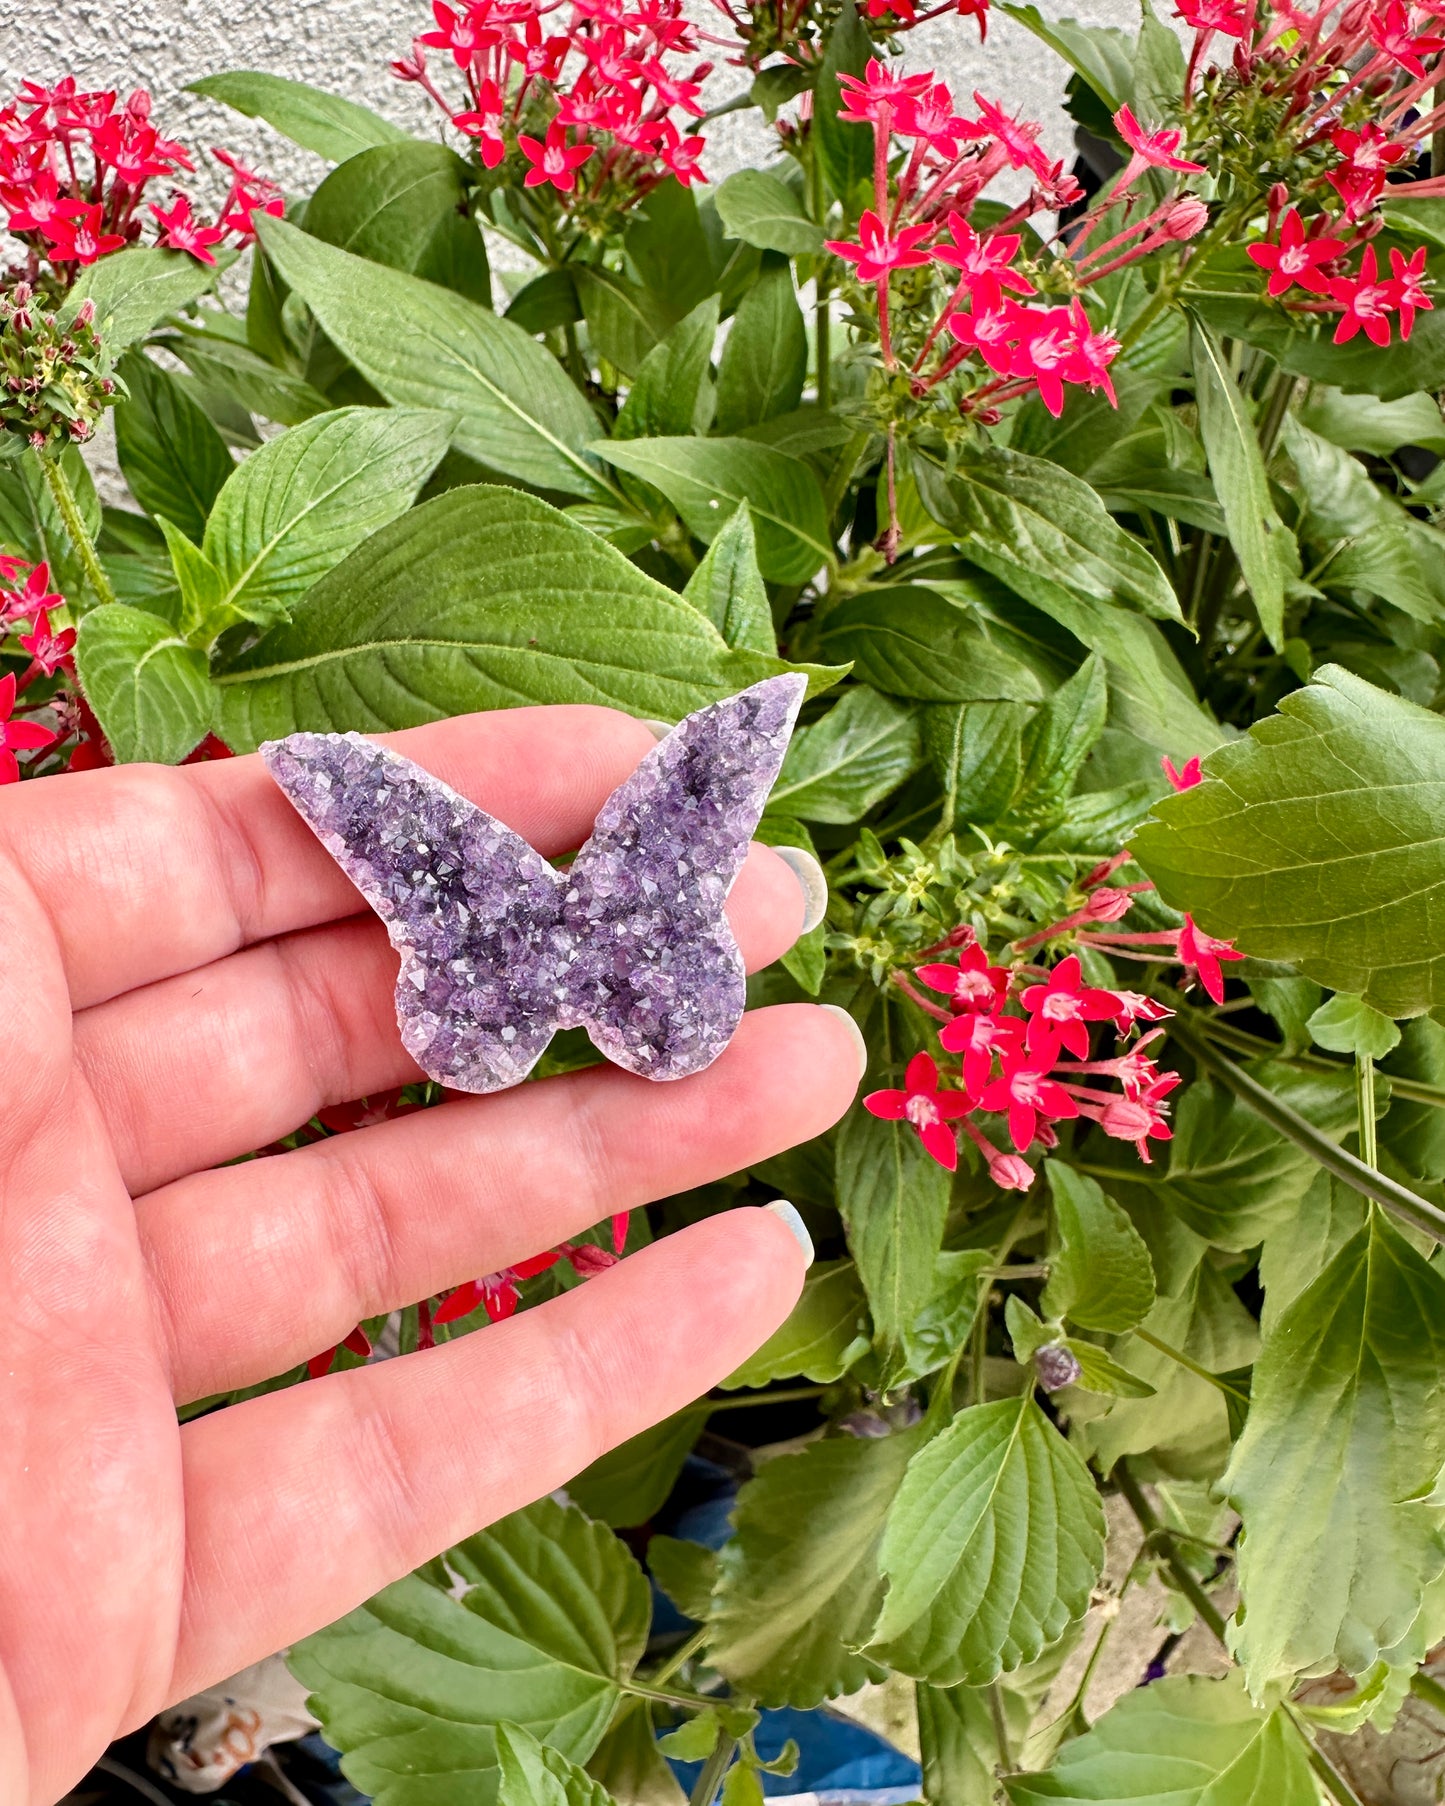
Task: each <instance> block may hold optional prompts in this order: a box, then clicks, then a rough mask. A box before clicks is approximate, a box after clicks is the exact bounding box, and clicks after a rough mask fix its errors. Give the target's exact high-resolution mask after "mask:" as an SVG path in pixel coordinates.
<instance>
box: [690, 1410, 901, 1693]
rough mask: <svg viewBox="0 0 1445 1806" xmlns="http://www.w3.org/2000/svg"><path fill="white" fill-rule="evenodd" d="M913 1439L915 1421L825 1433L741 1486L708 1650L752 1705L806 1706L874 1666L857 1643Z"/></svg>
mask: <svg viewBox="0 0 1445 1806" xmlns="http://www.w3.org/2000/svg"><path fill="white" fill-rule="evenodd" d="M920 1443H921V1430H920V1429H919V1428H914V1429H912V1430H904V1431H902V1432H899V1433H897V1434H895V1435H892V1436H883V1437H876V1438H875V1437H858V1436H829V1437H825V1438H824V1439H823V1440H822V1441H821V1442H814V1443H810V1444H809V1446H808V1447H807V1448H805V1449H803V1450H802V1451H801V1452H800V1453H798V1454H796V1455H779V1456H778V1457H777V1458H776V1459H775V1460H772V1461H769V1462H767V1463H766V1464H765V1465H764V1467H763V1468H762V1470H761V1472H760V1473H759V1474H758V1476H757V1478H756V1479H753V1480H750V1481H749V1482H748V1483H747V1485H746V1486H744V1487H743V1489H742V1491H741V1492H740V1493H739V1494H738V1501H737V1504H736V1506H735V1507H734V1509H733V1535H732V1537H731V1538H730V1539H729V1541H728V1542H726V1543H724V1544H723V1547H722V1549H721V1551H720V1554H719V1578H718V1586H717V1592H716V1594H715V1596H714V1606H713V1616H712V1640H711V1643H710V1645H709V1654H708V1659H709V1661H710V1662H711V1663H712V1664H713V1666H714V1667H716V1668H717V1669H718V1671H719V1672H720V1673H722V1674H724V1675H726V1676H727V1678H728V1679H729V1680H730V1681H732V1682H733V1684H734V1686H736V1687H737V1688H739V1689H740V1690H741V1691H743V1692H745V1693H747V1694H749V1695H751V1696H752V1697H753V1698H755V1699H756V1701H757V1703H758V1704H759V1705H762V1706H785V1705H786V1706H795V1707H797V1708H799V1709H800V1710H808V1709H809V1708H811V1707H813V1706H816V1705H818V1704H819V1703H820V1702H821V1701H823V1700H825V1699H833V1698H836V1697H837V1696H838V1695H839V1694H840V1693H852V1692H855V1691H856V1690H857V1689H858V1688H859V1687H861V1686H862V1685H863V1684H864V1683H865V1682H866V1681H870V1680H878V1679H881V1678H882V1674H883V1670H882V1668H881V1667H880V1666H879V1664H878V1663H877V1662H875V1661H874V1660H873V1659H872V1658H871V1657H870V1656H868V1655H866V1654H862V1653H860V1652H859V1651H858V1649H857V1647H856V1645H857V1644H859V1643H861V1642H862V1641H863V1640H864V1638H866V1636H867V1635H868V1631H869V1629H870V1628H871V1626H872V1623H873V1619H874V1616H875V1614H876V1613H877V1610H878V1599H879V1595H880V1593H881V1591H882V1581H881V1579H880V1577H879V1573H878V1545H879V1542H880V1539H881V1537H882V1534H883V1523H884V1519H885V1518H886V1517H887V1515H888V1508H889V1506H890V1505H891V1504H892V1503H893V1499H894V1495H895V1494H896V1493H897V1491H898V1487H899V1484H900V1482H901V1481H902V1479H903V1475H904V1471H905V1469H906V1467H907V1465H908V1460H909V1457H910V1455H912V1454H913V1452H914V1450H916V1449H917V1448H918V1447H919V1446H920Z"/></svg>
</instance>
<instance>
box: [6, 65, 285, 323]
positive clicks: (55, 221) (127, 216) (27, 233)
mask: <svg viewBox="0 0 1445 1806" xmlns="http://www.w3.org/2000/svg"><path fill="white" fill-rule="evenodd" d="M213 154H214V155H215V156H216V157H217V158H218V159H219V160H220V162H221V163H222V164H223V165H224V166H225V167H226V168H227V169H228V170H229V171H230V175H231V183H230V190H229V193H228V194H227V196H226V203H225V206H224V207H223V208H222V209H221V213H220V216H219V218H218V219H217V221H216V222H215V223H214V224H210V225H207V224H203V223H202V222H201V221H199V220H198V219H196V218H195V216H194V215H193V213H192V211H191V201H190V198H189V196H188V195H187V194H186V193H185V192H184V190H183V189H181V188H179V187H177V186H176V184H175V177H176V176H177V174H178V173H179V172H181V171H186V172H189V173H194V171H195V164H194V163H193V162H192V160H191V156H190V153H189V152H188V151H187V150H186V148H185V146H184V145H181V144H177V143H176V142H175V140H174V139H171V138H164V137H162V136H161V134H160V133H159V132H158V131H157V130H156V128H155V126H153V125H152V124H151V97H150V95H149V94H148V93H147V91H146V90H145V89H144V88H137V89H136V90H135V92H134V93H133V94H131V95H130V97H129V98H128V99H127V100H125V101H124V102H121V103H120V104H117V95H116V93H115V92H114V91H113V90H107V91H105V92H103V93H99V92H87V91H85V90H83V89H81V88H79V87H78V86H77V85H76V81H75V78H74V76H70V75H67V76H65V77H64V78H63V79H62V80H61V81H58V82H57V83H56V84H55V86H54V87H53V88H47V87H45V86H43V85H42V84H41V83H39V82H25V83H23V84H22V85H21V88H20V92H19V93H18V94H17V95H16V96H15V98H14V99H13V100H12V101H11V102H10V104H9V105H8V106H5V107H0V206H3V207H4V208H5V210H6V213H7V215H8V220H9V230H10V232H11V234H12V235H13V236H14V237H16V238H18V239H19V240H20V241H21V243H22V244H24V245H25V247H26V250H27V267H26V269H25V272H24V273H25V275H26V276H27V277H28V278H29V280H30V281H31V282H32V283H35V282H38V281H40V280H41V278H42V275H45V274H47V273H48V275H49V278H50V279H51V280H52V281H53V282H54V283H55V284H56V285H57V286H59V287H62V288H64V287H68V286H69V285H70V283H71V282H73V281H74V279H75V277H76V275H77V274H78V273H79V271H80V269H81V267H82V266H83V265H86V264H91V263H95V262H96V261H97V259H98V258H101V257H105V256H108V255H109V254H110V253H111V252H112V251H119V250H121V249H123V248H124V247H125V246H126V245H130V244H135V243H137V242H138V241H139V240H140V239H141V237H142V235H143V234H144V233H145V232H146V231H147V230H148V229H149V230H151V231H152V232H153V233H154V242H155V243H157V244H159V245H163V246H167V247H169V248H171V249H174V250H178V251H186V252H188V253H189V254H190V255H191V256H192V257H197V258H199V259H200V260H201V262H203V263H210V264H213V263H215V261H216V250H215V248H216V246H218V245H219V244H221V243H222V241H223V240H225V239H228V238H229V239H232V240H233V241H234V242H235V243H236V244H237V245H244V244H249V243H250V241H251V239H252V237H253V236H254V231H253V226H252V220H253V216H254V215H255V214H256V213H258V212H263V213H279V212H280V211H281V208H282V199H281V191H280V189H279V188H277V187H276V186H275V185H274V183H271V182H268V181H267V180H265V178H264V177H262V176H258V175H257V174H256V173H255V172H254V171H253V170H249V169H247V168H246V167H245V166H244V165H243V164H242V163H240V162H239V161H238V160H237V159H236V158H235V157H233V156H232V155H231V153H230V152H229V151H223V150H216V151H214V152H213ZM156 182H166V183H169V184H170V187H171V193H170V200H169V204H168V205H167V206H164V207H163V206H161V205H160V204H158V203H157V202H156V201H154V200H150V201H148V200H147V198H146V197H147V193H148V191H150V189H151V184H152V183H156Z"/></svg>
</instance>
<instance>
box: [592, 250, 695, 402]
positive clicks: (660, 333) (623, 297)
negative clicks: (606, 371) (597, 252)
mask: <svg viewBox="0 0 1445 1806" xmlns="http://www.w3.org/2000/svg"><path fill="white" fill-rule="evenodd" d="M572 280H573V282H575V283H576V285H577V298H578V300H579V301H580V302H581V303H582V314H583V317H584V318H585V319H586V321H587V332H588V336H589V337H590V339H591V340H592V348H593V350H594V351H596V352H597V353H598V355H599V356H601V357H605V358H606V359H607V361H608V363H609V364H613V365H615V366H616V367H617V369H619V370H620V371H621V372H622V373H623V375H624V376H631V375H632V374H633V373H634V371H637V370H640V369H641V367H642V363H643V360H644V359H645V358H646V357H647V354H648V352H650V351H651V350H653V348H654V347H655V346H656V345H657V344H658V342H659V341H660V340H661V339H663V338H665V337H666V335H667V329H668V327H669V326H670V325H671V324H672V322H671V321H670V320H669V319H668V318H667V315H666V314H665V313H664V312H663V310H662V308H661V307H660V306H659V305H658V303H657V301H656V300H655V299H654V298H653V296H651V295H650V294H649V293H648V292H647V290H646V289H644V288H639V287H638V285H637V284H636V283H635V282H629V281H628V280H627V279H626V277H624V276H619V275H617V274H616V272H615V271H613V270H607V269H603V268H601V267H600V266H599V265H595V264H585V263H578V264H573V265H572Z"/></svg>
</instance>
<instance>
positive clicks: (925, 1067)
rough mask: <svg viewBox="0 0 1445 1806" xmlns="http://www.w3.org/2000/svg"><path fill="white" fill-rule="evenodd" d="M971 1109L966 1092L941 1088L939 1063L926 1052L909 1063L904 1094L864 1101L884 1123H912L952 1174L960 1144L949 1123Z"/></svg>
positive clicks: (880, 1094) (870, 1096) (873, 1095)
mask: <svg viewBox="0 0 1445 1806" xmlns="http://www.w3.org/2000/svg"><path fill="white" fill-rule="evenodd" d="M972 1107H973V1103H972V1099H971V1098H969V1097H968V1095H967V1094H966V1093H965V1092H962V1091H944V1090H942V1089H940V1087H939V1083H938V1064H937V1062H936V1061H935V1060H934V1059H933V1057H932V1055H931V1054H926V1053H916V1054H914V1056H913V1058H912V1059H911V1060H910V1061H909V1062H908V1069H907V1071H906V1072H905V1073H904V1075H903V1089H902V1090H901V1091H870V1092H869V1094H868V1096H867V1097H865V1098H864V1099H863V1108H864V1109H865V1110H867V1111H868V1113H869V1114H870V1115H871V1116H878V1117H882V1118H883V1120H884V1121H885V1122H909V1123H912V1125H913V1127H914V1128H915V1129H916V1130H917V1131H918V1139H919V1140H920V1141H921V1142H922V1143H923V1146H924V1149H925V1150H926V1151H927V1153H929V1154H930V1155H931V1156H932V1157H933V1159H935V1160H936V1161H937V1162H938V1164H939V1165H940V1166H942V1167H946V1168H947V1169H948V1171H949V1172H953V1171H954V1169H955V1168H956V1167H957V1165H958V1144H957V1142H955V1140H954V1139H953V1131H952V1130H951V1129H950V1128H949V1127H948V1124H949V1123H950V1122H956V1121H957V1120H958V1118H959V1117H961V1116H966V1115H967V1114H968V1112H969V1110H970V1109H972Z"/></svg>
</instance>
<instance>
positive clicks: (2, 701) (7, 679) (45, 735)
mask: <svg viewBox="0 0 1445 1806" xmlns="http://www.w3.org/2000/svg"><path fill="white" fill-rule="evenodd" d="M14 708H15V675H14V673H13V672H7V673H6V674H5V676H4V677H0V784H14V783H18V781H19V778H20V763H19V761H18V760H17V758H16V757H15V755H16V753H18V752H34V751H36V750H38V749H39V748H40V747H42V746H50V745H53V743H54V742H55V740H56V739H57V738H58V735H57V734H56V733H55V732H54V730H53V729H51V728H48V727H42V726H41V725H40V723H39V722H38V721H26V720H19V721H17V720H15V719H13V711H14Z"/></svg>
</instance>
